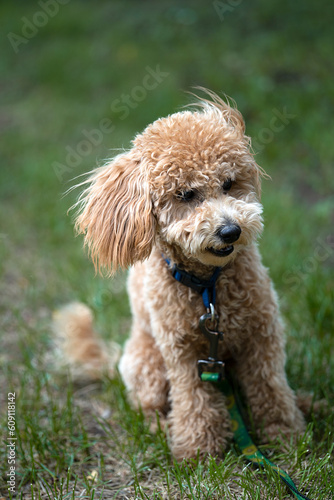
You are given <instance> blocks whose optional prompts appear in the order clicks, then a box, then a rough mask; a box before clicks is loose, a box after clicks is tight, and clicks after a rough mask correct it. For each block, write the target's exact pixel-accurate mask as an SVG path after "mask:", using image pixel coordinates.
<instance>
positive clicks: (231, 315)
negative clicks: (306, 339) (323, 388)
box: [76, 92, 304, 459]
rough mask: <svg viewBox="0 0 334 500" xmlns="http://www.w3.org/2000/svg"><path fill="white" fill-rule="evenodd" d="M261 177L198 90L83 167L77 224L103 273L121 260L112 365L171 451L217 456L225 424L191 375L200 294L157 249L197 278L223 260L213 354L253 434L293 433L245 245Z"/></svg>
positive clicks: (271, 330)
mask: <svg viewBox="0 0 334 500" xmlns="http://www.w3.org/2000/svg"><path fill="white" fill-rule="evenodd" d="M263 174H264V172H263V170H262V169H261V168H260V167H259V166H258V165H257V163H256V161H255V159H254V157H253V155H252V152H251V146H250V139H249V138H248V137H247V136H246V135H245V125H244V121H243V118H242V116H241V114H240V113H239V111H237V110H236V109H235V108H234V107H232V106H231V105H229V104H228V103H226V102H224V101H223V100H221V99H220V98H219V97H218V96H216V95H215V94H213V93H212V92H208V99H201V100H199V102H197V104H196V106H195V107H194V108H193V109H191V110H190V109H187V110H184V111H182V112H178V113H175V114H173V115H170V116H168V117H166V118H162V119H159V120H157V121H155V122H154V123H152V124H151V125H149V126H148V127H147V128H146V129H145V130H144V131H143V132H142V133H141V134H139V135H137V136H136V137H135V139H134V141H133V147H132V149H131V150H130V151H128V152H126V153H124V154H121V155H119V156H117V157H116V158H114V159H113V160H112V161H110V162H109V163H108V164H107V165H106V166H104V167H102V168H99V169H97V170H96V171H94V172H93V174H92V176H91V178H90V179H89V180H88V187H87V188H86V190H85V191H84V192H83V194H82V195H81V197H80V199H79V202H78V205H77V207H78V215H77V222H76V227H77V230H78V231H79V233H83V234H84V238H85V244H86V245H87V246H88V248H89V251H90V254H91V256H92V259H93V261H94V263H95V266H96V267H97V268H99V269H101V268H106V269H107V270H108V271H109V273H110V274H112V273H114V272H115V271H116V270H117V269H118V268H119V267H120V268H127V267H128V266H132V268H131V270H130V274H129V280H128V290H129V295H130V301H131V307H132V314H133V325H132V331H131V336H130V338H129V340H128V341H127V343H126V346H125V350H124V353H123V356H122V358H121V361H120V371H121V374H122V377H123V379H124V382H125V384H126V387H127V389H128V393H129V398H130V399H131V401H132V403H133V404H134V405H135V406H139V405H140V406H141V407H142V409H143V411H144V412H145V414H146V415H147V417H148V418H152V419H153V420H155V413H156V412H159V414H160V418H161V419H165V420H166V422H167V424H168V426H169V429H170V437H171V448H172V451H173V453H174V455H175V456H176V457H177V458H178V459H181V458H190V457H194V456H196V454H197V452H198V450H200V453H201V455H205V454H207V453H210V454H213V455H219V454H220V453H221V452H222V449H224V448H225V447H226V444H227V441H228V439H229V438H230V437H231V430H230V422H229V417H228V412H227V409H226V405H225V398H224V396H223V395H222V394H221V393H220V392H219V391H218V390H217V389H216V388H215V387H214V386H213V385H211V384H208V383H204V382H201V380H200V379H199V377H198V374H197V360H198V359H201V358H205V357H206V356H207V351H208V345H207V341H206V339H205V338H204V337H203V335H202V334H201V332H200V331H199V328H198V320H199V317H200V316H201V315H202V314H203V313H204V312H205V310H204V306H203V302H202V299H201V297H200V296H199V295H198V294H197V293H196V292H195V291H193V290H191V289H189V288H187V287H185V286H184V285H182V284H180V283H178V282H177V281H175V280H174V279H173V277H172V276H171V273H170V269H169V268H168V266H167V264H166V262H165V260H164V258H163V256H162V254H164V255H166V256H168V257H169V259H170V260H171V265H173V264H174V263H177V264H178V265H179V266H180V267H183V268H184V269H185V270H187V271H188V272H190V273H193V274H195V275H197V276H201V277H205V278H207V277H209V276H211V274H212V273H213V271H214V268H215V266H220V267H222V268H223V270H222V272H221V273H220V275H219V278H218V281H217V303H216V309H217V313H218V315H219V328H220V329H221V330H222V331H224V332H225V337H224V341H223V342H222V343H221V346H220V353H219V355H220V359H224V360H225V361H228V362H230V363H233V365H234V369H235V373H236V375H237V377H238V380H239V383H240V384H241V386H242V387H243V390H244V393H245V395H246V397H247V400H248V403H249V405H250V408H251V410H252V414H253V420H254V423H255V425H256V427H257V428H258V429H259V433H260V431H262V436H263V437H265V438H269V439H273V438H274V437H276V436H277V435H278V434H279V433H280V432H282V433H283V434H286V435H289V434H290V433H291V432H301V431H302V430H303V429H304V420H303V417H302V415H301V413H300V411H299V409H298V408H297V405H296V397H295V395H294V393H293V392H292V390H291V389H290V387H289V385H288V382H287V379H286V375H285V371H284V363H285V353H284V332H283V325H282V321H281V318H280V313H279V309H278V303H277V296H276V293H275V291H274V289H273V286H272V283H271V281H270V279H269V277H268V273H267V270H266V269H265V268H264V266H263V265H262V262H261V257H260V254H259V251H258V247H257V244H256V240H257V238H258V236H259V235H260V233H261V231H262V218H261V213H262V206H261V204H260V182H261V176H262V175H263ZM229 180H231V181H232V187H231V189H230V190H228V191H226V190H224V188H223V185H224V183H225V182H226V181H229ZM189 191H192V192H193V197H192V198H191V199H190V200H188V201H187V200H186V199H185V198H184V193H185V192H189ZM229 224H235V225H238V226H239V227H240V229H241V233H240V237H239V238H238V239H237V241H235V242H233V251H232V253H230V254H229V255H227V253H226V255H225V254H224V249H226V248H227V247H228V245H227V244H226V243H225V242H224V241H223V240H222V238H221V237H220V236H219V230H220V229H221V228H224V227H226V226H227V225H229Z"/></svg>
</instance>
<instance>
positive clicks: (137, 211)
mask: <svg viewBox="0 0 334 500" xmlns="http://www.w3.org/2000/svg"><path fill="white" fill-rule="evenodd" d="M87 182H90V185H89V187H88V188H87V189H86V190H85V191H84V192H83V193H82V195H81V196H80V198H79V201H78V203H77V205H78V206H79V211H78V214H77V219H76V229H77V231H78V233H83V234H85V245H87V246H88V248H89V252H90V255H91V257H92V260H93V262H94V265H95V269H97V268H98V269H99V271H101V267H105V268H106V269H107V270H108V271H109V272H110V273H111V274H113V273H114V272H115V271H116V270H117V268H118V267H120V268H123V269H124V268H126V267H128V266H130V265H132V264H134V262H136V261H140V260H144V259H145V258H147V257H148V256H149V255H150V253H151V250H152V246H153V241H154V236H155V219H154V217H153V215H152V203H151V199H150V195H149V191H148V186H147V183H146V181H145V179H144V175H143V171H142V169H141V168H140V161H139V160H138V159H136V158H135V157H134V154H133V152H130V153H126V154H122V155H119V156H117V157H116V158H115V159H114V160H112V161H111V162H110V163H108V164H107V165H106V166H104V167H101V168H98V169H97V170H95V172H94V173H93V175H92V177H91V178H90V179H88V181H87Z"/></svg>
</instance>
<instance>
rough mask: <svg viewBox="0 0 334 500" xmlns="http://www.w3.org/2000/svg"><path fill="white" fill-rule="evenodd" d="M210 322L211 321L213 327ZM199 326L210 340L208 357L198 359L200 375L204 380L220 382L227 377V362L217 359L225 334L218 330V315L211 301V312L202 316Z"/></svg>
mask: <svg viewBox="0 0 334 500" xmlns="http://www.w3.org/2000/svg"><path fill="white" fill-rule="evenodd" d="M208 323H211V326H212V328H210V326H208ZM199 328H200V330H201V332H202V333H203V335H205V337H206V338H207V339H208V340H209V342H210V344H209V345H210V347H209V356H208V359H200V360H199V361H198V374H199V377H200V379H201V380H203V381H211V382H219V381H220V380H222V379H223V378H225V364H224V362H223V361H219V360H218V359H217V357H218V344H219V341H220V340H223V337H224V334H223V332H220V331H219V330H218V315H217V313H216V311H215V308H214V306H213V304H211V303H210V312H207V313H206V314H203V315H202V316H201V317H200V320H199Z"/></svg>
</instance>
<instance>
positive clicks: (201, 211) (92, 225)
mask: <svg viewBox="0 0 334 500" xmlns="http://www.w3.org/2000/svg"><path fill="white" fill-rule="evenodd" d="M210 96H211V98H212V99H213V100H212V101H208V100H204V99H203V100H201V101H199V103H198V109H196V110H195V111H189V110H187V111H183V112H180V113H176V114H174V115H171V116H169V117H167V118H162V119H159V120H157V121H155V122H154V123H153V124H151V125H149V126H148V127H147V128H146V129H145V130H144V132H143V133H142V134H140V135H138V136H137V137H136V138H135V139H134V141H133V148H132V149H131V150H130V151H129V152H127V153H124V154H122V155H119V156H117V157H116V158H115V159H114V160H112V161H111V162H110V163H108V164H107V165H106V166H105V167H102V168H100V169H97V170H96V171H95V172H94V173H93V175H92V177H91V178H90V179H89V183H90V184H89V187H88V188H87V189H86V190H85V191H84V192H83V194H82V195H81V197H80V199H79V202H78V204H79V207H80V209H79V214H78V217H77V229H78V230H79V232H82V233H84V234H85V243H86V244H87V245H88V247H89V249H90V252H91V255H92V258H93V261H94V263H95V265H98V266H99V267H101V266H103V267H106V268H107V269H108V270H109V271H111V272H113V271H114V270H115V269H117V268H118V267H121V268H125V267H128V266H129V265H131V264H133V263H134V262H136V261H140V260H144V259H145V258H147V257H148V256H149V255H150V253H151V251H152V248H153V246H154V244H158V245H160V246H161V247H162V248H164V250H165V249H166V248H167V251H168V248H169V249H171V250H173V252H172V254H173V255H177V254H179V255H182V256H183V260H184V258H185V259H187V258H189V259H192V260H194V259H195V260H197V261H199V262H201V263H202V264H206V265H214V266H224V265H225V264H227V263H228V262H229V261H230V260H232V259H233V258H235V256H236V255H237V253H238V251H240V249H242V248H245V247H246V246H248V245H250V244H251V243H253V242H254V241H255V240H256V238H257V236H258V235H259V233H260V232H261V230H262V219H261V212H262V207H261V205H260V203H259V197H260V178H261V174H262V173H263V172H262V170H261V169H260V168H259V167H258V165H257V164H256V162H255V161H254V158H253V156H252V154H251V152H250V141H249V138H247V137H246V136H245V134H244V131H245V126H244V122H243V119H242V116H241V114H240V113H239V112H238V111H237V110H236V109H234V108H233V107H231V106H229V105H228V104H226V103H225V102H223V101H222V100H221V99H219V98H218V97H217V96H215V95H214V94H212V93H210Z"/></svg>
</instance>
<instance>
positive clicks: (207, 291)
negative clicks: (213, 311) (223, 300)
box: [164, 257, 222, 310]
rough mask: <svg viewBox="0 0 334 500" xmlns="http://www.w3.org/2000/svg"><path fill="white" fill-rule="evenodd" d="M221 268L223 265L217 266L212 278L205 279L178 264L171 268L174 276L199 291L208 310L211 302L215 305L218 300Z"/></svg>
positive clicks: (168, 262)
mask: <svg viewBox="0 0 334 500" xmlns="http://www.w3.org/2000/svg"><path fill="white" fill-rule="evenodd" d="M164 259H165V261H166V262H167V264H168V265H169V266H170V264H171V262H170V260H169V259H168V258H167V257H164ZM221 270H222V268H221V267H216V269H215V271H214V273H213V275H212V276H211V278H210V279H208V280H205V279H203V278H198V277H197V276H194V275H193V274H190V273H187V271H184V270H183V269H180V268H179V267H178V266H177V265H176V264H174V266H173V267H172V268H171V272H172V276H173V278H175V279H176V281H178V282H179V283H182V285H185V286H188V287H189V288H192V289H193V290H195V291H196V292H197V293H199V294H200V295H202V299H203V303H204V306H205V308H206V309H208V310H210V304H212V305H213V306H214V305H215V302H216V281H217V278H218V276H219V273H220V271H221Z"/></svg>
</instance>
